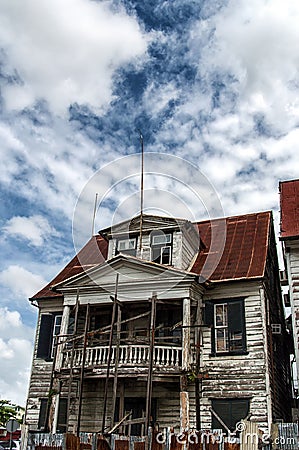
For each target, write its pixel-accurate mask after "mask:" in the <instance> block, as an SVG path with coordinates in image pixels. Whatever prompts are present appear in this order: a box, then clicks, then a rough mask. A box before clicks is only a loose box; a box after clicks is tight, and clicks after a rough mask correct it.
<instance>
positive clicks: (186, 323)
mask: <svg viewBox="0 0 299 450" xmlns="http://www.w3.org/2000/svg"><path fill="white" fill-rule="evenodd" d="M190 325H191V300H190V298H189V297H188V298H184V300H183V327H182V344H183V350H182V369H183V371H187V370H188V369H189V367H190V350H191V347H190ZM180 428H181V431H183V430H187V429H189V393H188V387H187V376H186V375H182V376H181V383H180Z"/></svg>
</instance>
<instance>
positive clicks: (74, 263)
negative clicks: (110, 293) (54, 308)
mask: <svg viewBox="0 0 299 450" xmlns="http://www.w3.org/2000/svg"><path fill="white" fill-rule="evenodd" d="M107 253H108V242H107V241H106V239H104V238H103V237H102V236H100V235H97V236H93V237H92V238H91V239H90V240H89V241H88V242H87V244H86V245H85V246H84V247H83V248H82V249H81V250H80V251H79V253H78V254H77V255H76V256H75V257H74V258H73V259H72V260H71V261H70V262H69V263H68V264H67V265H66V266H65V268H64V269H62V271H61V272H59V274H58V275H57V276H56V277H55V278H54V279H53V280H52V281H51V282H50V283H49V284H47V286H45V287H44V288H43V289H42V290H41V291H39V292H38V293H37V294H35V295H34V296H33V297H32V298H31V299H32V300H34V299H39V298H48V297H51V298H52V297H61V294H60V293H58V292H54V291H52V290H51V286H53V285H55V284H57V283H60V282H61V281H64V280H66V279H68V278H70V277H73V276H74V275H78V274H79V273H82V272H83V271H84V270H86V269H90V268H91V267H94V266H97V265H99V264H102V263H103V262H104V261H105V260H106V259H107Z"/></svg>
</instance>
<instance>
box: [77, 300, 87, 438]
mask: <svg viewBox="0 0 299 450" xmlns="http://www.w3.org/2000/svg"><path fill="white" fill-rule="evenodd" d="M89 311H90V304H89V303H88V304H87V306H86V316H85V327H84V340H83V355H82V364H81V372H80V384H79V406H78V418H77V436H79V434H80V425H81V413H82V399H83V383H84V368H85V361H86V347H87V341H88V337H87V331H88V325H89Z"/></svg>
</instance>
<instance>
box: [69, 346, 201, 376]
mask: <svg viewBox="0 0 299 450" xmlns="http://www.w3.org/2000/svg"><path fill="white" fill-rule="evenodd" d="M115 357H116V347H115V346H113V347H112V355H111V366H112V367H113V366H114V365H115ZM149 357H150V355H149V346H148V345H120V346H119V357H118V368H119V369H120V370H121V369H122V368H128V369H130V368H131V369H132V370H133V369H134V368H137V369H146V368H147V367H148V364H149ZM108 358H109V346H108V345H104V346H98V347H87V348H86V355H85V365H84V366H85V369H88V368H90V369H101V368H102V369H106V367H107V364H108ZM182 358H183V349H182V347H177V346H159V345H157V346H155V347H154V355H153V368H154V370H157V371H159V370H162V371H164V370H165V369H167V370H170V371H171V372H173V371H180V370H181V369H182V366H183V364H182ZM190 359H192V362H193V359H194V356H193V355H192V354H190ZM71 362H72V351H71V350H64V351H63V359H62V367H61V368H62V369H70V368H71ZM82 362H83V349H82V348H77V349H75V350H74V354H73V362H72V366H73V368H81V367H82ZM190 362H191V361H190Z"/></svg>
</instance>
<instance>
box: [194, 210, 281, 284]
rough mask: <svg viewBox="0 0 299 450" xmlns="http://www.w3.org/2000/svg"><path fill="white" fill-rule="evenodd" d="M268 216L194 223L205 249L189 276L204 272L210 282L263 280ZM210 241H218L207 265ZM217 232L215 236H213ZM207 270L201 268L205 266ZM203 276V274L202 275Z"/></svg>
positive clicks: (261, 215)
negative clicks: (192, 273) (224, 235)
mask: <svg viewBox="0 0 299 450" xmlns="http://www.w3.org/2000/svg"><path fill="white" fill-rule="evenodd" d="M271 217H272V215H271V212H260V213H255V214H246V215H242V216H235V217H227V218H226V219H215V220H208V221H205V222H199V223H198V230H199V233H200V237H201V240H202V242H203V244H204V245H205V249H204V250H203V251H201V252H200V253H199V255H198V257H197V259H196V261H195V263H194V265H193V267H192V269H191V270H192V272H195V273H198V274H203V276H204V277H206V276H205V273H206V272H208V273H209V276H208V279H209V280H210V281H225V280H236V279H250V278H259V277H263V276H264V272H265V267H266V258H267V251H268V240H269V230H270V223H271ZM223 220H225V222H226V223H225V225H226V239H225V243H224V246H223V247H222V245H221V240H222V236H221V233H222V232H223ZM212 227H213V229H214V230H213V232H214V234H213V239H216V240H217V239H218V240H219V245H218V246H217V242H216V245H215V248H216V249H217V247H218V248H219V251H220V252H221V253H222V254H219V251H218V253H217V251H216V252H214V253H215V257H214V258H212V259H211V261H210V262H208V255H209V252H210V247H211V236H212ZM217 228H219V233H217ZM207 262H208V263H209V264H208V267H206V268H205V264H206V263H207ZM202 272H203V273H202Z"/></svg>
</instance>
